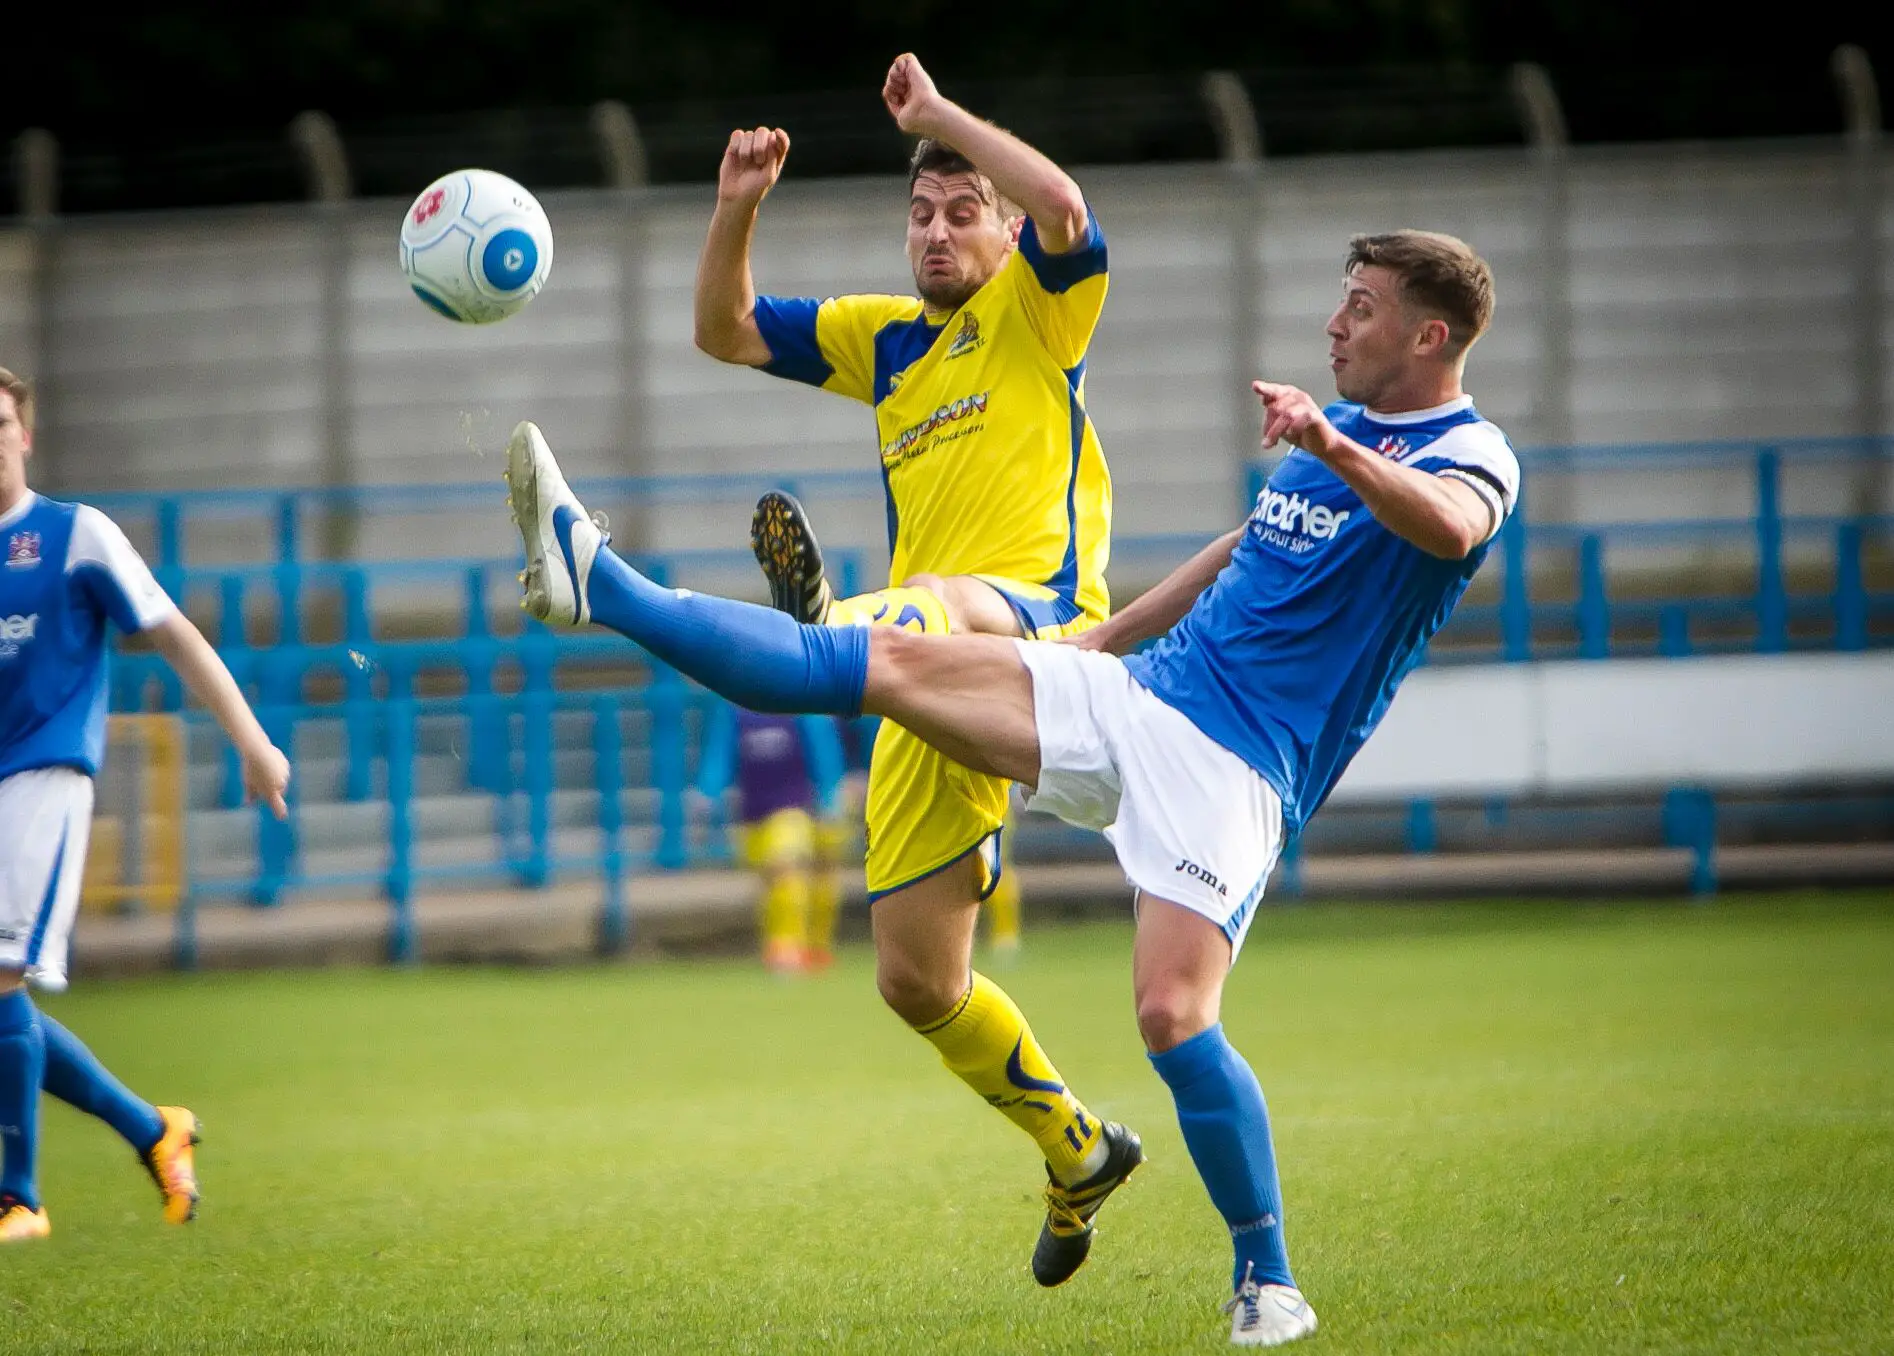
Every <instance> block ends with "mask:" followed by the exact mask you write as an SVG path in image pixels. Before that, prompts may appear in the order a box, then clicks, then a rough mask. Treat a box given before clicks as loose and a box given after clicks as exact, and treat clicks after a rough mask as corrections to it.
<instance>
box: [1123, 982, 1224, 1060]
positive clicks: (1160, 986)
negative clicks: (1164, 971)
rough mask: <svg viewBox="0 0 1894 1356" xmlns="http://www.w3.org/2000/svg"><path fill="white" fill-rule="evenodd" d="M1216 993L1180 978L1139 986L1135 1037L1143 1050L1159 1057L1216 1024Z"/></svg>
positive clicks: (1212, 989)
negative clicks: (1140, 1040) (1142, 1040)
mask: <svg viewBox="0 0 1894 1356" xmlns="http://www.w3.org/2000/svg"><path fill="white" fill-rule="evenodd" d="M1217 997H1218V995H1217V991H1216V989H1214V988H1211V989H1205V988H1203V987H1202V986H1199V985H1193V984H1191V983H1189V982H1188V981H1187V980H1184V979H1180V978H1160V979H1154V980H1151V981H1148V982H1146V983H1143V984H1140V985H1139V986H1138V993H1137V1003H1138V1034H1139V1035H1140V1036H1142V1037H1143V1038H1144V1048H1145V1049H1147V1050H1149V1051H1150V1052H1151V1053H1152V1054H1154V1055H1161V1054H1163V1053H1164V1052H1165V1051H1166V1050H1172V1049H1175V1048H1176V1047H1178V1046H1180V1045H1182V1044H1183V1043H1184V1042H1185V1041H1187V1040H1189V1039H1190V1038H1191V1037H1192V1036H1195V1035H1197V1034H1198V1033H1199V1032H1203V1031H1208V1030H1209V1029H1210V1028H1211V1027H1213V1026H1215V1025H1216V1024H1217Z"/></svg>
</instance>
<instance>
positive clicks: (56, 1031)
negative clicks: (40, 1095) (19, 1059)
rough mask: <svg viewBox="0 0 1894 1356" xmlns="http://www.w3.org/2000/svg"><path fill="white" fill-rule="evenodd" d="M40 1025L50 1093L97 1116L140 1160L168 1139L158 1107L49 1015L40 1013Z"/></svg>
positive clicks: (47, 1084)
mask: <svg viewBox="0 0 1894 1356" xmlns="http://www.w3.org/2000/svg"><path fill="white" fill-rule="evenodd" d="M39 1025H40V1030H41V1031H43V1032H45V1033H46V1079H45V1088H46V1091H48V1092H50V1093H51V1094H52V1095H53V1096H55V1097H57V1098H58V1099H59V1100H60V1101H62V1102H66V1103H68V1104H69V1105H72V1106H76V1107H78V1108H79V1110H81V1111H83V1112H85V1113H86V1114H87V1115H89V1116H97V1117H98V1118H99V1119H100V1120H102V1121H104V1122H105V1123H106V1124H107V1125H109V1126H111V1127H112V1128H113V1129H114V1130H116V1131H118V1133H119V1134H120V1135H121V1136H122V1137H123V1138H124V1140H125V1142H126V1143H127V1144H129V1145H131V1146H132V1148H134V1149H136V1150H137V1151H138V1152H139V1153H141V1154H142V1153H144V1152H145V1151H146V1150H148V1149H149V1148H151V1146H152V1145H154V1144H156V1143H157V1142H158V1141H159V1140H160V1139H162V1138H164V1117H162V1116H160V1115H159V1114H158V1108H157V1107H155V1106H153V1105H152V1104H151V1103H150V1102H147V1101H146V1100H145V1099H144V1098H142V1097H139V1096H137V1095H136V1094H134V1093H133V1092H132V1090H131V1089H130V1088H128V1087H126V1086H125V1085H124V1084H123V1083H121V1082H119V1081H118V1080H117V1079H116V1078H114V1077H112V1074H111V1072H110V1071H109V1070H107V1069H106V1067H105V1066H104V1065H103V1064H101V1063H99V1061H98V1057H97V1056H95V1055H94V1054H93V1053H92V1052H91V1051H90V1050H88V1049H86V1047H85V1044H84V1042H82V1041H81V1040H80V1039H79V1038H78V1037H77V1036H75V1035H73V1034H72V1033H71V1032H70V1031H68V1030H66V1028H65V1027H63V1026H61V1025H60V1024H59V1023H58V1022H56V1021H54V1020H53V1019H52V1017H50V1016H49V1015H48V1014H46V1013H44V1012H42V1013H40V1015H39Z"/></svg>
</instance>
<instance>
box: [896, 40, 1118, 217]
mask: <svg viewBox="0 0 1894 1356" xmlns="http://www.w3.org/2000/svg"><path fill="white" fill-rule="evenodd" d="M881 98H882V102H884V103H885V104H887V105H888V112H890V113H892V114H893V115H894V120H895V123H896V125H898V126H899V127H900V129H901V130H902V131H903V132H906V133H908V134H909V135H910V136H917V137H931V138H932V139H934V140H935V141H943V142H945V143H946V144H947V145H949V146H952V147H953V148H954V149H955V150H956V151H959V152H960V153H961V154H962V155H964V156H966V157H967V159H969V160H971V161H972V162H973V164H974V167H975V168H977V169H978V170H979V171H980V173H982V174H984V175H986V177H987V178H989V179H991V180H992V181H993V187H994V188H996V189H998V190H999V191H1000V192H1001V193H1002V194H1004V195H1005V196H1006V197H1008V198H1010V199H1012V201H1014V202H1016V203H1018V204H1019V205H1020V206H1021V207H1023V208H1025V209H1026V215H1027V216H1029V217H1031V218H1032V220H1033V225H1034V226H1035V227H1036V228H1038V231H1039V243H1040V244H1042V245H1044V246H1045V249H1046V253H1048V254H1064V253H1065V252H1066V251H1067V250H1069V249H1071V248H1072V247H1073V246H1074V245H1076V244H1078V243H1079V241H1080V240H1082V239H1083V238H1084V236H1085V228H1086V224H1087V219H1086V207H1085V195H1084V194H1083V193H1081V192H1079V186H1078V185H1077V184H1076V183H1074V182H1073V180H1072V176H1071V175H1069V174H1067V173H1066V172H1065V171H1064V170H1062V169H1060V168H1059V167H1058V166H1057V165H1055V164H1053V163H1052V161H1050V160H1048V159H1047V158H1046V157H1045V156H1043V155H1041V154H1040V153H1039V152H1038V151H1035V150H1034V149H1033V148H1032V147H1030V146H1028V145H1027V144H1026V143H1025V142H1023V141H1021V140H1020V139H1019V138H1018V137H1016V136H1014V135H1013V134H1012V133H1010V132H1005V131H1002V130H1001V129H1000V128H998V127H995V126H994V125H993V124H992V123H990V122H987V121H986V120H985V119H983V118H976V117H975V116H974V115H973V114H971V113H969V112H967V110H966V109H964V108H962V107H961V106H960V105H959V104H957V103H955V102H954V101H953V100H952V99H949V98H947V97H946V96H945V95H943V94H942V93H941V92H940V91H939V90H938V89H936V88H935V87H934V81H933V78H932V77H930V76H929V75H928V73H927V72H926V70H924V69H923V68H922V66H921V62H920V59H919V58H918V57H916V56H915V55H914V54H913V53H912V52H904V53H902V54H901V55H900V56H898V57H896V58H895V59H894V65H892V66H890V67H889V68H888V79H887V81H886V83H884V84H883V85H882V87H881Z"/></svg>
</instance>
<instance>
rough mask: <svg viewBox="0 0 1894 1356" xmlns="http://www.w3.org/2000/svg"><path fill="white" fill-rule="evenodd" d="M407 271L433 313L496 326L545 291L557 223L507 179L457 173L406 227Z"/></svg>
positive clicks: (440, 183)
mask: <svg viewBox="0 0 1894 1356" xmlns="http://www.w3.org/2000/svg"><path fill="white" fill-rule="evenodd" d="M401 271H402V272H403V273H405V274H407V277H408V285H409V286H410V287H412V288H413V289H414V294H415V295H416V296H417V297H419V298H421V300H422V301H424V302H426V303H427V304H428V306H429V307H430V308H431V309H433V310H434V311H436V312H438V313H439V314H441V315H444V316H446V317H447V318H448V319H449V320H459V321H464V322H466V323H468V324H472V325H490V324H492V323H493V322H494V321H496V320H505V319H506V318H507V317H508V316H510V315H512V314H514V313H515V312H517V311H519V310H521V309H522V308H523V307H524V306H525V305H526V303H527V302H529V301H531V300H532V299H533V298H534V297H536V296H538V295H539V289H540V288H542V287H544V286H545V285H546V275H547V274H548V273H550V272H551V271H552V223H551V222H549V221H547V220H546V209H545V208H543V207H541V206H540V205H539V201H538V199H536V198H534V197H533V195H532V194H530V193H528V192H527V191H526V190H525V189H523V188H521V187H520V186H519V185H518V184H516V183H514V182H513V181H512V180H511V179H509V178H507V177H506V176H505V175H504V174H495V173H494V172H493V171H492V170H482V169H465V170H455V171H454V172H453V173H452V174H449V175H445V176H443V177H442V178H439V179H436V180H435V181H434V182H433V183H431V184H429V185H428V186H427V188H426V189H425V190H424V191H423V192H422V194H421V196H420V197H418V198H416V199H415V200H414V206H412V207H410V208H409V209H408V215H407V216H406V217H404V218H403V219H402V222H401Z"/></svg>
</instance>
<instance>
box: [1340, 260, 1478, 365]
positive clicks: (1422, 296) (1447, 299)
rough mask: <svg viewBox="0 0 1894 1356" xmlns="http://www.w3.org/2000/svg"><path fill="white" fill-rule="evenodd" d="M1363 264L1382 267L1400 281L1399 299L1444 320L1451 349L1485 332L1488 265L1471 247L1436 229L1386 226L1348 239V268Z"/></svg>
mask: <svg viewBox="0 0 1894 1356" xmlns="http://www.w3.org/2000/svg"><path fill="white" fill-rule="evenodd" d="M1364 265H1376V266H1379V267H1381V268H1385V269H1387V270H1388V271H1389V272H1390V273H1392V274H1394V276H1395V277H1397V278H1399V279H1400V281H1401V296H1402V299H1403V300H1406V301H1412V302H1413V303H1414V304H1415V305H1417V306H1418V307H1420V308H1421V309H1422V310H1424V311H1427V312H1429V313H1430V314H1432V315H1434V316H1437V317H1439V318H1440V319H1441V320H1444V321H1445V322H1446V324H1447V343H1448V346H1449V350H1450V351H1451V352H1452V353H1454V354H1456V355H1457V354H1460V353H1464V352H1466V350H1467V348H1468V347H1469V346H1470V345H1471V344H1472V343H1473V341H1474V340H1475V339H1478V338H1479V337H1480V336H1481V335H1482V334H1484V333H1485V332H1486V327H1487V325H1488V324H1489V323H1490V322H1491V321H1492V319H1493V270H1492V269H1491V268H1490V267H1488V265H1487V262H1486V260H1484V259H1482V258H1480V256H1479V255H1477V254H1475V253H1474V252H1473V247H1472V246H1471V245H1469V244H1467V242H1466V241H1464V240H1461V239H1459V238H1458V237H1456V236H1451V235H1442V234H1440V233H1439V232H1437V231H1388V232H1386V233H1385V234H1382V235H1358V236H1356V237H1355V238H1354V239H1353V240H1351V241H1349V242H1348V271H1349V272H1351V273H1352V272H1354V271H1355V270H1356V269H1357V268H1360V267H1363V266H1364Z"/></svg>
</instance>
